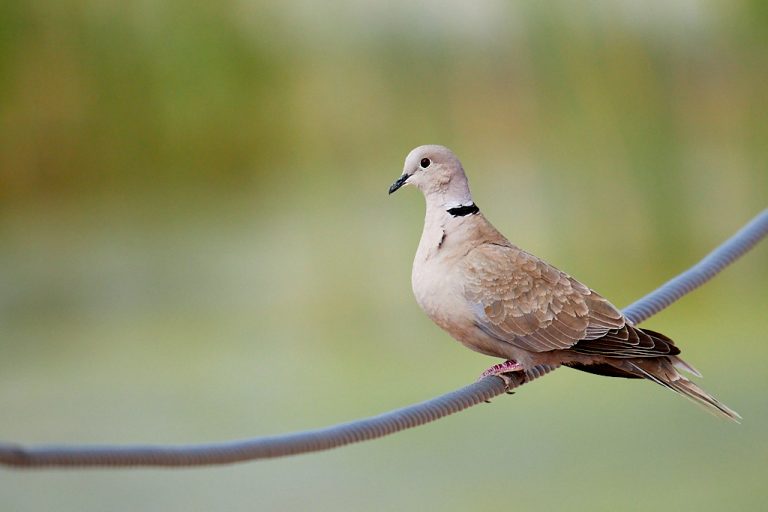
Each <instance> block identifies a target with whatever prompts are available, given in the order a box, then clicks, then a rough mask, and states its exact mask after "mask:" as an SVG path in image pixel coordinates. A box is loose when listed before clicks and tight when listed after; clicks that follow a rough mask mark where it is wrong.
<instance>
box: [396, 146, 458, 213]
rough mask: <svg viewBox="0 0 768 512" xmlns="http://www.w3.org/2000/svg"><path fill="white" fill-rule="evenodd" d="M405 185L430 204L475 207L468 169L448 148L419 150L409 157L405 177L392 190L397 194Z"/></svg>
mask: <svg viewBox="0 0 768 512" xmlns="http://www.w3.org/2000/svg"><path fill="white" fill-rule="evenodd" d="M405 185H414V186H415V187H416V188H418V189H419V190H421V192H422V193H423V194H424V197H426V199H427V202H428V203H429V202H435V203H437V204H438V205H440V206H445V207H448V208H450V207H455V206H461V205H469V204H472V196H471V194H470V193H469V184H468V183H467V177H466V176H465V175H464V168H463V167H462V166H461V162H460V161H459V159H458V158H457V157H456V155H454V154H453V152H451V150H450V149H448V148H446V147H444V146H437V145H427V146H419V147H417V148H416V149H414V150H413V151H411V152H410V153H408V156H407V157H405V165H404V166H403V174H402V175H401V176H400V177H399V178H398V179H397V180H396V181H395V182H394V183H393V184H392V186H391V187H389V193H390V194H391V193H393V192H395V191H396V190H398V189H399V188H401V187H403V186H405Z"/></svg>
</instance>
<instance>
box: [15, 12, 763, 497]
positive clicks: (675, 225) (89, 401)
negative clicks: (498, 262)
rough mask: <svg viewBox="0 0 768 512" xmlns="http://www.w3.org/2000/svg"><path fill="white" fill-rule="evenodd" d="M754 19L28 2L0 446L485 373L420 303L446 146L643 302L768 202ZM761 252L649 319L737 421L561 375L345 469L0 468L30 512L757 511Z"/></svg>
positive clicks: (569, 262) (330, 406) (115, 436)
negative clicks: (422, 168)
mask: <svg viewBox="0 0 768 512" xmlns="http://www.w3.org/2000/svg"><path fill="white" fill-rule="evenodd" d="M766 27H768V10H767V9H766V8H765V6H764V3H763V2H759V1H756V0H753V1H733V2H717V1H687V2H675V3H670V2H661V1H656V0H654V1H651V2H645V3H643V6H642V7H638V6H636V5H635V3H633V2H628V1H626V2H625V1H622V2H602V1H593V2H587V3H576V2H569V1H559V2H548V3H546V5H544V4H542V3H540V2H519V3H516V4H515V5H514V6H510V5H506V3H504V2H479V3H474V4H472V5H470V4H464V3H461V2H450V3H446V2H427V3H423V4H422V5H412V4H411V3H410V2H404V1H398V2H389V3H387V4H384V3H381V4H379V3H369V2H363V3H359V2H344V1H335V2H325V3H316V2H307V1H294V2H283V3H280V4H274V5H273V4H271V3H267V2H263V3H259V2H256V3H251V2H244V1H232V0H230V1H226V0H225V1H222V2H218V3H216V4H211V5H194V4H190V3H187V2H179V1H168V2H163V3H151V2H136V3H132V4H130V5H128V4H125V3H121V2H112V1H99V2H96V1H87V0H64V1H60V2H32V1H18V0H6V1H4V2H2V3H1V4H0V333H1V335H0V408H1V409H2V411H3V414H2V418H3V421H2V422H0V438H1V439H4V440H13V441H23V442H30V443H36V442H121V443H130V442H146V443H192V442H203V441H211V440H222V439H230V438H240V437H246V436H251V435H266V434H274V433H279V432H288V431H293V430H301V429H305V428H312V427H319V426H323V425H327V424H332V423H336V422H340V421H347V420H351V419H354V418H358V417H362V416H366V415H371V414H376V413H379V412H382V411H385V410H388V409H390V408H393V407H397V406H401V405H404V404H407V403H412V402H415V401H419V400H423V399H426V398H428V397H431V396H434V395H436V394H438V393H442V392H445V391H447V390H451V389H454V388H456V387H459V386H461V385H463V384H465V383H467V382H470V381H472V380H473V379H474V378H475V377H476V375H477V374H478V373H479V372H480V371H482V370H483V369H484V368H485V367H486V366H488V365H489V364H491V363H492V362H493V361H491V360H489V359H488V358H486V357H483V356H480V355H478V354H474V353H471V352H469V351H467V350H466V349H464V348H463V347H461V346H460V345H459V344H458V343H456V342H454V341H452V340H450V339H449V338H448V337H447V335H444V334H443V333H442V332H441V331H439V330H438V329H437V328H436V327H434V326H433V325H432V324H431V323H430V322H429V321H428V320H427V319H426V317H424V315H423V314H422V313H421V312H420V311H418V308H417V307H416V305H415V302H414V300H413V298H412V297H411V292H410V263H411V259H412V256H413V253H414V251H415V248H416V244H417V241H418V237H419V233H420V229H421V219H422V215H423V204H422V203H423V200H422V199H421V197H419V195H418V194H417V193H416V192H415V191H413V190H406V191H403V192H401V193H399V194H398V195H396V196H395V197H392V198H388V197H387V195H386V189H387V187H388V186H389V184H390V183H391V182H392V181H393V180H394V179H395V178H396V177H397V176H398V175H399V174H400V171H401V168H402V167H401V166H402V159H403V158H404V156H405V154H406V153H407V152H408V151H409V150H410V149H411V148H412V147H414V146H417V145H420V144H425V143H441V144H445V145H448V146H449V147H451V148H453V149H454V150H455V151H456V152H457V153H458V154H459V155H460V157H461V158H462V160H463V162H464V164H465V167H466V168H467V170H468V173H469V174H470V179H471V180H472V184H473V192H474V196H475V199H476V201H477V202H478V204H479V205H480V206H481V207H482V208H483V210H484V211H485V212H486V214H487V215H488V217H489V218H490V219H492V220H493V221H494V223H495V224H496V225H497V227H499V228H500V229H501V230H502V231H503V232H504V233H506V234H507V235H508V236H509V238H510V239H512V240H513V241H514V242H516V243H518V244H519V245H521V246H523V247H525V248H527V249H529V250H531V251H533V252H535V253H537V254H539V255H541V256H544V257H546V258H547V259H548V260H550V261H551V262H553V263H555V264H556V265H558V266H559V267H561V268H563V269H564V270H567V271H568V272H570V273H571V274H573V275H575V276H576V277H577V278H579V279H581V280H583V281H585V282H587V283H588V284H590V285H591V286H592V287H594V288H596V289H597V290H598V291H600V292H601V293H603V294H604V295H606V296H607V297H609V298H611V299H612V300H613V301H614V302H615V303H616V304H617V305H620V306H623V305H625V304H627V303H629V302H631V301H633V300H635V299H636V298H638V297H639V296H640V295H642V294H644V293H646V292H647V291H649V290H651V289H652V288H654V287H655V286H657V285H658V284H660V283H661V282H663V281H664V280H665V279H667V278H669V277H670V276H672V275H674V274H675V273H677V272H678V271H680V270H682V269H684V268H685V267H686V266H687V265H689V264H691V263H693V262H694V261H696V260H697V259H698V258H699V257H700V256H702V255H703V254H704V253H705V252H706V251H707V250H709V249H710V248H712V247H713V246H714V245H716V244H717V243H719V242H720V241H721V240H722V239H724V238H725V237H726V236H728V235H730V234H731V233H732V232H733V231H734V230H735V229H736V228H737V227H738V226H740V225H741V224H742V223H744V222H745V221H746V220H747V219H748V218H750V217H751V216H752V215H754V214H755V213H757V212H758V211H759V210H761V209H762V208H764V207H765V204H766V199H767V198H768V171H766V169H767V168H768V144H766V143H765V141H766V140H768V95H766V94H765V85H766V83H768V58H767V57H766V55H768V52H767V51H766V50H768V30H766ZM766 261H768V246H766V245H765V244H764V245H763V246H762V247H759V248H758V249H756V250H755V252H754V253H752V254H750V255H749V256H748V257H747V258H745V259H744V260H743V261H740V262H739V263H738V264H737V265H736V266H734V268H732V269H730V270H728V271H727V272H726V273H725V274H724V275H722V276H721V277H719V278H718V279H717V280H715V281H714V282H712V283H711V284H709V285H707V286H706V287H705V288H703V289H702V290H700V291H698V292H696V293H695V294H693V295H691V296H689V297H687V298H686V299H685V300H683V301H682V302H681V303H679V304H677V305H675V306H674V307H672V308H671V309H669V310H667V311H665V312H664V313H662V314H660V315H659V316H658V317H656V318H654V319H652V320H651V321H650V322H649V323H648V325H649V327H652V328H654V329H658V330H661V331H663V332H665V333H667V334H669V335H670V336H672V337H673V338H674V339H675V340H677V341H678V343H679V344H680V345H681V346H682V348H683V350H684V354H685V355H686V356H687V359H688V360H690V361H691V362H692V363H693V364H694V365H695V366H697V367H699V369H701V370H702V371H703V372H704V373H705V375H706V376H707V377H708V378H707V379H706V380H705V381H704V382H703V383H702V385H703V386H704V387H705V388H706V389H708V390H709V391H711V392H713V393H714V394H716V395H717V396H719V397H720V398H721V399H723V401H725V402H726V403H728V404H729V405H730V406H732V407H733V408H734V409H736V410H737V411H739V412H740V413H741V414H742V415H743V416H744V423H743V424H742V425H741V426H736V425H731V424H727V423H725V422H723V421H720V420H717V419H715V418H712V417H710V416H708V415H706V414H704V413H702V412H701V411H700V410H698V409H697V408H696V407H693V406H692V405H690V404H689V403H687V402H686V401H684V400H681V399H679V398H678V397H676V396H673V395H672V394H671V393H669V392H665V391H664V390H662V389H660V388H657V387H654V386H652V385H651V384H648V383H638V382H627V381H624V380H620V379H605V378H598V377H596V376H590V375H586V374H581V373H578V372H572V371H569V370H562V371H559V372H556V373H555V374H553V375H551V376H549V377H547V378H546V379H542V380H541V381H538V382H536V383H535V384H534V385H531V386H530V387H528V386H526V387H525V388H523V389H522V390H521V391H520V392H519V393H517V394H516V395H515V396H514V397H503V398H500V399H497V400H495V401H494V402H493V404H491V405H487V406H481V407H476V408H474V409H472V410H470V411H468V412H465V413H463V414H460V415H458V416H456V417H452V418H449V419H445V420H443V421H440V422H438V423H436V424H434V425H430V426H427V427H423V428H420V429H417V430H415V431H411V432H406V433H402V434H399V435H397V436H394V437H391V438H388V439H383V440H379V441H375V442H371V443H366V444H363V445H359V446H352V447H347V448H344V449H341V450H337V451H333V452H328V453H321V454H314V455H308V456H301V457H294V458H289V459H283V460H275V461H266V462H259V463H253V464H247V465H238V466H233V467H226V468H215V469H198V470H191V471H147V470H140V471H93V470H91V471H71V472H50V471H43V472H9V471H0V503H2V505H3V507H2V508H3V509H4V510H5V509H7V510H50V509H56V510H73V511H75V510H77V511H81V510H104V509H109V510H116V511H120V510H126V511H127V510H137V509H141V510H164V511H167V510H185V511H186V510H211V509H218V508H225V509H228V510H253V509H264V510H269V509H272V510H306V509H311V510H360V509H365V510H423V509H424V508H426V507H438V508H440V509H442V510H467V509H470V508H471V509H476V510H487V509H492V508H493V509H496V508H499V507H502V506H503V507H507V506H508V507H515V508H520V509H522V508H533V509H550V510H551V509H558V508H566V507H567V508H568V509H569V510H615V509H616V508H619V509H621V510H648V509H651V508H662V507H663V508H676V509H683V510H689V509H694V508H695V509H698V510H702V511H705V510H717V511H719V510H723V509H724V508H727V509H738V510H761V509H762V507H763V506H764V503H765V501H766V499H768V490H766V488H765V485H764V482H763V480H764V479H763V475H764V472H765V464H766V461H767V460H768V441H766V439H765V434H764V433H765V429H766V424H768V402H767V401H766V399H765V396H764V390H765V389H766V387H767V386H768V371H766V370H768V368H766V366H768V363H766V361H767V360H768V344H766V340H765V326H766V319H765V311H766V305H767V304H768V294H766V291H765V290H766V284H765V283H766V282H768V265H766Z"/></svg>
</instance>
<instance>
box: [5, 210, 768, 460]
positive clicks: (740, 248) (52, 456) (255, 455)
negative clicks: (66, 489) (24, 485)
mask: <svg viewBox="0 0 768 512" xmlns="http://www.w3.org/2000/svg"><path fill="white" fill-rule="evenodd" d="M766 235H768V210H765V211H763V212H762V213H760V214H759V215H758V216H757V217H755V218H754V219H753V220H752V221H750V222H749V223H748V224H747V225H746V226H745V227H744V228H742V229H741V230H740V231H739V232H738V233H736V234H735V235H734V236H732V237H731V238H729V239H728V240H726V241H725V242H724V243H723V244H721V245H720V246H719V247H718V248H717V249H715V250H714V251H712V252H711V253H709V254H708V255H707V256H706V257H705V258H704V259H702V260H701V261H700V262H699V263H697V264H696V265H694V266H693V267H691V268H690V269H689V270H687V271H685V272H683V273H682V274H680V275H679V276H677V277H675V278H674V279H672V280H670V281H668V282H667V283H665V284H663V285H662V286H661V287H659V288H658V289H656V290H655V291H653V292H652V293H650V294H648V295H646V296H645V297H643V298H642V299H640V300H638V301H637V302H635V303H633V304H631V305H630V306H629V307H627V308H626V309H625V310H624V314H625V315H626V316H627V318H629V319H630V320H631V321H632V322H634V323H640V322H642V321H643V320H646V319H647V318H649V317H650V316H652V315H654V314H656V313H658V312H659V311H661V310H662V309H664V308H666V307H668V306H669V305H670V304H672V303H673V302H675V301H676V300H678V299H680V298H681V297H682V296H684V295H685V294H687V293H689V292H691V291H693V290H694V289H696V288H698V287H699V286H701V285H702V284H704V283H706V282H707V281H709V280H710V279H712V278H713V277H714V276H715V275H716V274H717V273H718V272H720V271H721V270H723V269H724V268H725V267H727V266H728V265H729V264H731V263H733V262H734V261H735V260H736V259H737V258H739V257H740V256H742V255H743V254H744V253H746V252H747V251H748V250H749V249H751V248H752V247H754V246H755V245H756V244H757V243H758V242H759V241H760V240H762V239H763V238H765V237H766ZM553 369H554V368H553V367H548V366H538V367H535V368H532V369H531V370H529V371H528V372H527V374H526V375H521V374H511V378H512V381H511V383H510V385H509V386H507V385H505V383H504V382H503V381H502V379H501V378H498V377H485V378H483V379H481V380H479V381H477V382H475V383H474V384H470V385H469V386H465V387H463V388H461V389H459V390H456V391H453V392H450V393H447V394H444V395H442V396H439V397H436V398H433V399H431V400H427V401H425V402H421V403H419V404H415V405H410V406H408V407H403V408H402V409H396V410H394V411H390V412H387V413H384V414H380V415H378V416H373V417H370V418H365V419H361V420H355V421H351V422H349V423H342V424H339V425H334V426H331V427H327V428H321V429H317V430H308V431H304V432H296V433H293V434H283V435H276V436H268V437H260V438H254V439H244V440H238V441H228V442H222V443H211V444H195V445H176V446H142V445H128V446H113V445H88V446H76V445H72V446H58V445H52V446H29V447H27V446H22V445H19V444H13V443H0V464H3V465H6V466H11V467H17V468H40V467H137V466H155V467H179V466H207V465H214V464H231V463H234V462H243V461H248V460H256V459H268V458H273V457H284V456H287V455H296V454H299V453H309V452H316V451H321V450H329V449H331V448H337V447H339V446H344V445H347V444H351V443H357V442H360V441H367V440H370V439H376V438H378V437H383V436H386V435H390V434H394V433H395V432H399V431H401V430H405V429H408V428H413V427H417V426H419V425H423V424H425V423H429V422H432V421H435V420H438V419H440V418H442V417H445V416H448V415H450V414H454V413H456V412H459V411H462V410H464V409H466V408H468V407H471V406H473V405H477V404H479V403H482V402H485V401H488V400H490V399H491V398H493V397H495V396H498V395H500V394H502V393H504V392H505V391H508V390H510V389H514V388H516V387H518V386H521V385H523V384H525V383H526V382H529V381H531V380H533V379H535V378H538V377H540V376H542V375H544V374H546V373H549V372H550V371H552V370H553Z"/></svg>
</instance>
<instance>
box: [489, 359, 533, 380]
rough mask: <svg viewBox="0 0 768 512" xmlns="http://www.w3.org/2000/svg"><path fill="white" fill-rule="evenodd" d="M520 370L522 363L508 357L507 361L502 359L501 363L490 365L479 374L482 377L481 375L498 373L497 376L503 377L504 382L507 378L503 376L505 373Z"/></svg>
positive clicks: (521, 369)
mask: <svg viewBox="0 0 768 512" xmlns="http://www.w3.org/2000/svg"><path fill="white" fill-rule="evenodd" d="M520 371H523V365H521V364H520V363H518V362H517V361H514V360H512V359H510V360H509V361H504V362H503V363H499V364H495V365H493V366H491V367H490V368H488V369H487V370H485V371H484V372H483V373H482V374H481V375H480V378H481V379H482V378H483V377H489V376H491V375H498V376H499V377H501V378H502V379H504V381H505V382H506V381H507V379H505V378H504V374H505V373H512V372H520Z"/></svg>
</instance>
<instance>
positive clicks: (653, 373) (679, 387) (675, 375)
mask: <svg viewBox="0 0 768 512" xmlns="http://www.w3.org/2000/svg"><path fill="white" fill-rule="evenodd" d="M627 363H629V365H630V366H631V367H633V368H634V369H635V370H637V371H638V372H639V373H640V374H642V376H643V377H645V378H646V379H648V380H652V381H653V382H655V383H656V384H659V385H661V386H664V387H665V388H669V389H671V390H672V391H676V392H678V393H680V394H681V395H683V396H684V397H686V398H688V399H690V400H692V401H693V402H694V403H696V404H698V405H700V406H702V407H703V408H704V409H705V410H706V411H707V412H710V413H712V414H714V415H715V416H720V417H721V418H726V419H729V420H731V421H735V422H736V423H739V420H740V419H741V416H740V415H739V413H737V412H736V411H734V410H733V409H731V408H730V407H728V406H727V405H725V404H724V403H722V402H721V401H720V400H718V399H717V398H715V397H714V396H712V395H710V394H709V393H707V392H706V391H704V390H703V389H701V388H700V387H699V386H697V385H696V384H694V383H693V382H691V381H690V380H688V379H687V378H685V376H683V375H681V374H680V373H679V372H678V371H677V369H676V367H677V368H681V369H684V370H686V371H689V372H691V373H693V374H694V375H697V376H699V377H700V376H701V375H700V374H699V372H698V371H696V369H695V368H693V367H691V366H690V365H688V364H687V363H686V362H684V361H683V360H682V359H680V358H679V357H677V356H668V357H659V358H653V359H650V358H648V359H635V360H632V361H627Z"/></svg>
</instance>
